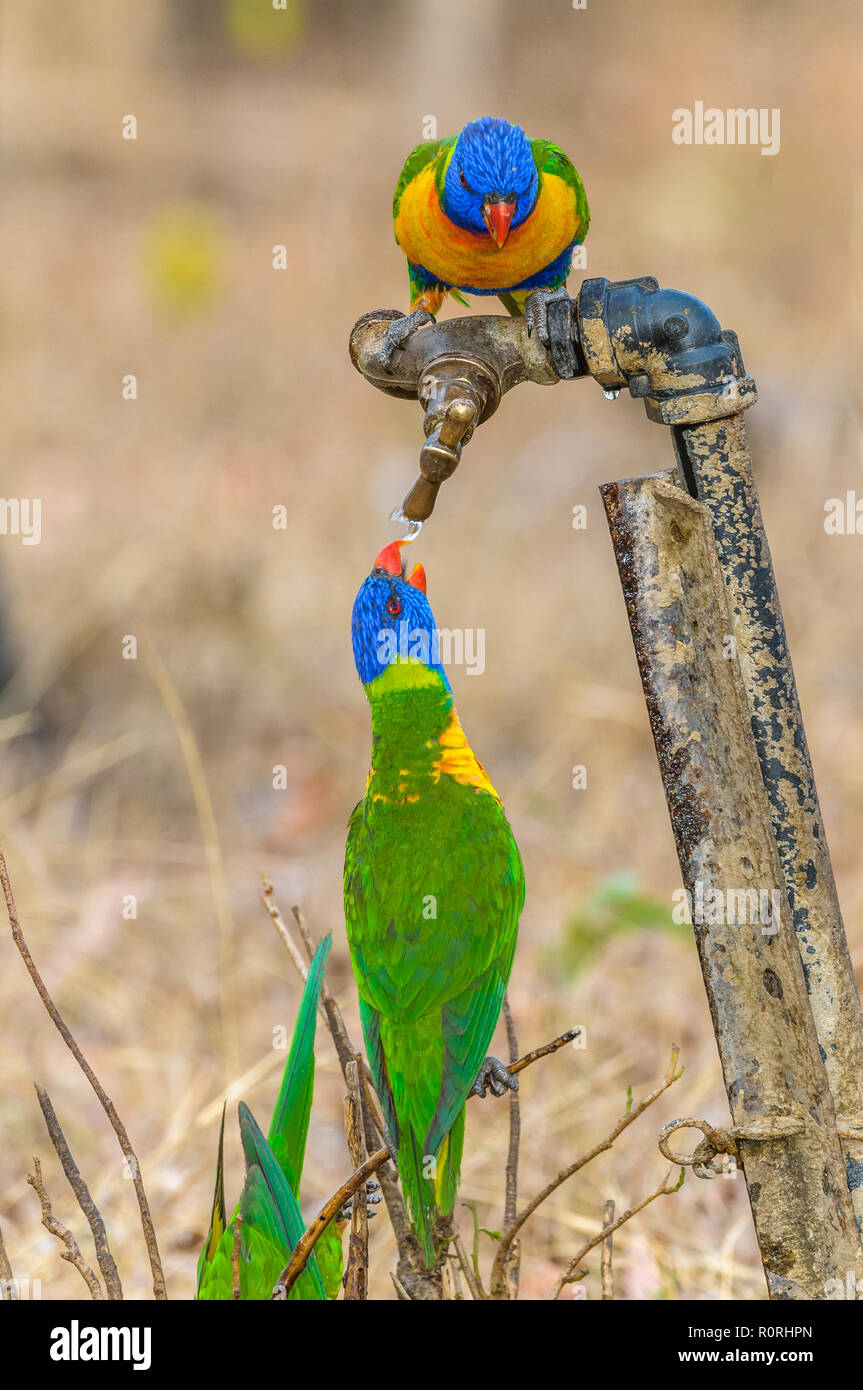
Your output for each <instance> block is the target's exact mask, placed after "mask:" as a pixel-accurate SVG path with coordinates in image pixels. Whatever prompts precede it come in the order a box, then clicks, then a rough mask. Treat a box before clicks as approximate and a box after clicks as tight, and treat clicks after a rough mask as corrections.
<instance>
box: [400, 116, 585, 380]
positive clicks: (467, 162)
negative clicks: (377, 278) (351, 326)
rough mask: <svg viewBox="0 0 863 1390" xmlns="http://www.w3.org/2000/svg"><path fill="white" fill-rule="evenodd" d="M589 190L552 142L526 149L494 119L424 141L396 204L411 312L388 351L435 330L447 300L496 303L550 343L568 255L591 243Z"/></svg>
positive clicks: (516, 132)
mask: <svg viewBox="0 0 863 1390" xmlns="http://www.w3.org/2000/svg"><path fill="white" fill-rule="evenodd" d="M589 222H590V209H589V207H588V204H587V195H586V194H585V191H584V184H583V183H582V181H581V179H580V178H579V176H578V172H577V170H576V169H575V167H574V166H573V164H572V163H571V162H570V160H569V159H568V158H567V157H566V155H565V154H564V153H563V150H561V149H559V148H558V146H557V145H554V144H552V142H551V141H550V140H529V139H528V137H527V136H526V135H525V133H524V131H523V130H522V129H521V127H520V126H517V125H511V124H510V122H509V121H504V120H499V119H497V118H495V117H493V116H483V117H482V118H481V119H480V120H478V121H471V122H470V124H469V125H466V126H465V127H464V129H463V130H462V131H461V134H459V135H457V136H454V137H452V138H450V139H447V140H428V141H426V142H425V143H424V144H422V145H417V147H416V149H415V150H413V151H412V152H411V154H410V155H409V156H408V158H407V162H406V164H405V167H404V168H403V169H402V172H401V175H400V177H399V181H398V183H397V184H396V191H395V195H394V197H393V225H394V228H395V234H396V241H397V243H398V245H399V246H400V247H401V249H402V251H404V253H405V255H406V256H407V259H408V272H409V274H410V286H411V312H410V314H407V315H405V317H404V318H401V319H394V320H393V323H392V324H391V325H390V328H389V331H388V334H387V342H386V347H385V353H384V355H385V358H386V361H387V363H388V364H389V363H390V362H391V360H392V354H393V352H394V351H395V349H396V348H397V347H400V346H401V344H402V343H404V342H405V340H406V339H407V338H408V337H409V336H410V334H411V333H412V332H413V331H414V330H415V329H416V328H419V327H420V325H421V324H423V323H429V322H433V315H434V314H436V313H437V311H438V309H439V308H440V306H441V304H442V303H443V299H444V296H445V295H446V293H447V292H449V293H450V294H452V295H453V297H454V298H456V299H458V300H459V301H460V302H461V303H462V304H464V303H466V302H467V301H466V300H465V299H464V297H463V296H464V295H465V294H485V295H488V294H496V295H498V296H499V298H500V299H501V301H502V303H503V304H504V306H505V307H506V309H507V310H508V311H509V313H511V314H513V315H517V314H522V313H524V314H525V316H526V317H527V320H528V328H529V329H530V330H532V329H534V328H535V329H536V330H537V333H538V335H539V337H540V340H541V341H542V342H543V343H545V344H546V345H547V344H548V341H549V338H548V302H549V300H550V299H554V298H563V297H565V296H566V289H565V282H566V278H567V276H568V275H569V270H570V265H571V262H572V252H573V248H574V247H575V246H578V245H580V244H581V242H582V241H584V238H585V236H586V235H587V228H588V225H589Z"/></svg>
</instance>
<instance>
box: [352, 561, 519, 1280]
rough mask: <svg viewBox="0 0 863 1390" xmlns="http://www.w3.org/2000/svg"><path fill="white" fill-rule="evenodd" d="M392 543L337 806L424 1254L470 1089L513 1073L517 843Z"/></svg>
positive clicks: (361, 599)
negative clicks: (364, 744) (506, 1053)
mask: <svg viewBox="0 0 863 1390" xmlns="http://www.w3.org/2000/svg"><path fill="white" fill-rule="evenodd" d="M403 544H404V542H403V541H394V542H393V543H392V544H391V545H388V546H386V548H385V549H384V550H382V551H381V553H380V555H379V556H378V558H377V560H376V561H375V564H374V568H373V569H372V571H371V574H370V575H369V576H368V578H367V579H365V580H364V581H363V583H362V585H361V586H360V589H359V592H358V594H357V597H356V600H355V602H354V609H353V622H352V630H353V648H354V660H355V662H356V667H357V671H358V673H359V677H360V680H361V681H362V683H363V686H364V687H365V691H366V695H367V696H368V700H369V704H370V705H371V713H372V760H371V771H370V773H369V778H368V783H367V786H366V792H365V796H364V797H363V799H362V801H360V803H359V804H358V806H357V807H356V808H355V810H354V812H353V814H352V815H351V818H350V829H349V833H348V842H347V852H346V859H345V918H346V922H347V931H348V940H349V942H350V948H351V957H352V960H353V966H354V974H355V976H356V980H357V986H358V989H359V996H360V1015H361V1018H362V1025H363V1033H364V1036H365V1041H366V1049H367V1052H368V1057H369V1065H370V1067H371V1070H372V1075H373V1077H374V1081H375V1086H376V1088H377V1091H378V1094H379V1096H380V1099H381V1104H382V1106H383V1111H384V1118H385V1120H386V1122H387V1125H388V1127H389V1130H390V1134H391V1136H392V1139H393V1141H394V1143H395V1145H396V1148H397V1154H398V1168H399V1174H400V1177H401V1181H402V1186H403V1188H404V1191H405V1195H406V1198H407V1202H408V1206H409V1208H410V1212H411V1216H412V1219H413V1223H414V1229H415V1231H416V1234H417V1237H418V1239H419V1241H420V1244H421V1245H422V1248H423V1252H424V1255H425V1258H426V1261H427V1263H428V1264H429V1265H431V1264H433V1262H434V1259H435V1253H436V1252H435V1226H436V1216H437V1214H438V1213H440V1214H441V1215H442V1216H445V1215H447V1214H448V1213H449V1212H450V1211H451V1210H452V1207H453V1203H454V1201H455V1195H456V1190H457V1188H458V1182H459V1169H460V1164H461V1156H462V1147H463V1143H464V1119H465V1115H464V1112H465V1103H466V1101H467V1098H468V1096H469V1095H470V1094H471V1092H472V1091H475V1092H476V1093H477V1094H478V1095H484V1094H485V1088H486V1086H489V1087H490V1088H491V1090H492V1091H493V1093H494V1094H495V1095H503V1094H504V1091H505V1089H506V1088H507V1087H509V1088H510V1089H512V1090H515V1089H517V1085H518V1083H517V1080H516V1078H515V1077H514V1076H510V1074H509V1072H508V1071H507V1070H506V1068H505V1067H504V1066H503V1065H502V1064H501V1063H500V1062H499V1061H498V1060H497V1059H496V1058H494V1057H486V1051H487V1049H488V1047H489V1044H490V1042H491V1038H492V1034H493V1033H494V1030H495V1026H496V1024H497V1021H498V1015H499V1014H500V1010H501V1005H502V1003H503V996H504V991H505V989H506V985H507V980H508V979H509V974H510V970H511V968H512V960H513V955H514V953H515V944H516V933H517V930H518V919H519V916H520V914H521V909H522V906H523V904H524V874H523V870H522V865H521V858H520V856H519V852H518V847H517V845H516V843H515V840H514V838H513V834H512V831H511V829H510V827H509V824H508V822H507V819H506V816H505V815H504V810H503V806H502V804H501V800H500V797H499V796H498V794H497V792H496V791H495V789H494V787H493V786H492V784H491V782H490V781H489V778H488V775H487V774H486V771H485V769H484V768H483V766H482V764H481V763H480V762H479V761H478V759H477V758H476V756H475V755H474V753H473V751H472V749H471V748H470V745H469V744H468V741H467V739H466V737H465V734H464V730H463V729H462V726H461V724H460V722H459V718H458V715H457V713H456V710H455V706H454V704H453V695H452V689H451V686H450V683H449V680H448V679H447V675H446V672H445V671H444V669H443V666H442V665H441V662H440V653H439V645H438V639H437V631H436V628H435V621H434V617H433V616H432V612H431V609H430V607H429V604H428V600H427V598H426V594H425V587H426V586H425V574H424V572H423V568H422V566H421V565H417V566H416V567H415V568H414V569H413V570H412V571H411V574H410V575H409V576H408V578H405V577H404V570H403V566H402V561H401V556H400V548H401V546H402V545H403Z"/></svg>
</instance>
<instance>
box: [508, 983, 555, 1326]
mask: <svg viewBox="0 0 863 1390" xmlns="http://www.w3.org/2000/svg"><path fill="white" fill-rule="evenodd" d="M503 1016H504V1018H505V1020H506V1036H507V1042H508V1044H509V1064H510V1066H509V1069H510V1073H512V1070H513V1067H514V1066H515V1063H516V1062H517V1060H518V1038H517V1036H516V1032H515V1024H514V1023H513V1019H512V1010H511V1009H510V1007H509V999H508V998H507V996H506V995H504V997H503ZM561 1046H562V1044H561ZM545 1055H546V1056H547V1055H548V1054H547V1053H546V1054H545ZM520 1141H521V1106H520V1105H519V1099H518V1091H510V1093H509V1151H508V1153H507V1158H506V1197H505V1199H504V1207H503V1224H504V1229H506V1227H507V1226H511V1225H512V1223H513V1222H514V1221H515V1218H516V1215H517V1212H518V1150H519V1143H520ZM520 1264H521V1246H520V1242H519V1241H517V1240H516V1241H513V1243H512V1245H511V1247H510V1249H509V1251H508V1252H507V1257H506V1260H505V1261H504V1266H503V1281H504V1292H503V1297H504V1298H505V1299H508V1300H512V1301H514V1300H515V1299H517V1298H518V1276H519V1266H520Z"/></svg>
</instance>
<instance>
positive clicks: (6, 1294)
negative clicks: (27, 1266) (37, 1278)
mask: <svg viewBox="0 0 863 1390" xmlns="http://www.w3.org/2000/svg"><path fill="white" fill-rule="evenodd" d="M0 1302H3V1303H17V1302H18V1285H17V1283H16V1282H15V1276H14V1274H13V1273H12V1266H11V1264H10V1263H9V1256H8V1255H7V1254H6V1245H5V1243H4V1240H3V1232H2V1230H0Z"/></svg>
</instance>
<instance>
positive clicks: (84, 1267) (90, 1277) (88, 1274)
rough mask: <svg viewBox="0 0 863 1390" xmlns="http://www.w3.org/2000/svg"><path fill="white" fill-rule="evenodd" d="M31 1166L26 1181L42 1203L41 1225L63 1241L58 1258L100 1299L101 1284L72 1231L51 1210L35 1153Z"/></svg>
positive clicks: (92, 1294)
mask: <svg viewBox="0 0 863 1390" xmlns="http://www.w3.org/2000/svg"><path fill="white" fill-rule="evenodd" d="M33 1167H34V1168H35V1169H36V1172H35V1174H33V1173H28V1174H27V1181H28V1182H29V1184H30V1186H31V1187H32V1188H33V1190H34V1192H35V1193H36V1196H37V1197H38V1198H39V1201H40V1203H41V1204H42V1225H43V1226H44V1227H45V1230H46V1231H50V1232H51V1235H52V1236H56V1237H57V1239H58V1240H61V1241H62V1242H63V1244H64V1245H65V1247H66V1249H65V1250H61V1251H60V1259H61V1260H68V1262H69V1264H70V1265H74V1266H75V1268H76V1269H77V1271H78V1273H79V1274H80V1275H81V1278H82V1279H83V1280H84V1282H85V1284H86V1285H87V1287H88V1289H89V1290H90V1296H91V1298H94V1299H101V1298H102V1285H101V1284H100V1283H99V1280H98V1279H97V1278H96V1274H95V1272H94V1271H93V1270H92V1269H91V1268H90V1266H89V1265H88V1263H87V1261H86V1260H85V1259H84V1256H83V1255H82V1254H81V1250H80V1248H79V1246H78V1242H77V1241H76V1239H75V1237H74V1236H73V1235H72V1232H71V1231H69V1230H67V1228H66V1227H65V1226H64V1225H63V1223H62V1221H58V1220H57V1218H56V1216H55V1215H54V1213H53V1212H52V1210H51V1199H50V1198H49V1196H48V1193H47V1192H46V1191H45V1184H44V1183H43V1181H42V1165H41V1163H40V1162H39V1160H38V1158H37V1157H36V1155H35V1154H34V1155H33Z"/></svg>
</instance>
